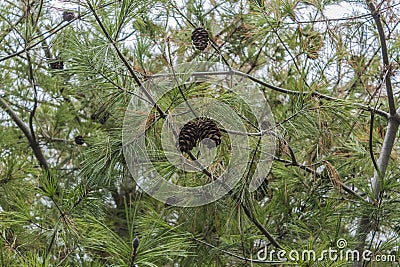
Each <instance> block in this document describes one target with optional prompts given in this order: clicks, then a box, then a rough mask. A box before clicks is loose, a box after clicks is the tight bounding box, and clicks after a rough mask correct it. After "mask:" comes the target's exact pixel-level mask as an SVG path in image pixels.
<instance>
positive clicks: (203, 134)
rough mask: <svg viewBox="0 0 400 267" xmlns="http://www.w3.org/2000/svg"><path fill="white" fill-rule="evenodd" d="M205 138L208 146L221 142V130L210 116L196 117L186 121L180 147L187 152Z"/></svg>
mask: <svg viewBox="0 0 400 267" xmlns="http://www.w3.org/2000/svg"><path fill="white" fill-rule="evenodd" d="M202 140H204V143H205V145H206V146H207V147H208V148H212V147H213V146H214V144H215V146H218V145H219V144H220V143H221V132H220V130H219V128H218V125H217V123H216V122H215V121H213V120H212V119H209V118H196V119H194V120H191V121H189V122H188V123H186V124H185V125H184V126H183V127H182V129H181V131H180V133H179V140H178V142H179V149H180V151H181V152H187V151H190V150H192V149H193V147H195V146H197V143H198V142H201V141H202Z"/></svg>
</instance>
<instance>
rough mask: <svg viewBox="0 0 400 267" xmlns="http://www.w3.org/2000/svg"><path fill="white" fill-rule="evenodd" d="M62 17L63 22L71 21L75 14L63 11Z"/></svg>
mask: <svg viewBox="0 0 400 267" xmlns="http://www.w3.org/2000/svg"><path fill="white" fill-rule="evenodd" d="M62 17H63V20H64V21H71V20H73V19H74V18H75V14H74V12H71V11H64V12H63V14H62Z"/></svg>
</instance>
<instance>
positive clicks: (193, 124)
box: [178, 119, 198, 152]
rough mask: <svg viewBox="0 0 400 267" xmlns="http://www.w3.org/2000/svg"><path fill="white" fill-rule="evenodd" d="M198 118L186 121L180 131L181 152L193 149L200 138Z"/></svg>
mask: <svg viewBox="0 0 400 267" xmlns="http://www.w3.org/2000/svg"><path fill="white" fill-rule="evenodd" d="M197 123H198V122H197V119H196V120H193V121H189V122H188V123H186V124H185V125H184V126H183V127H182V129H181V131H180V132H179V140H178V142H179V149H180V151H181V152H187V151H190V150H192V148H193V147H195V146H196V142H197V139H198V130H197Z"/></svg>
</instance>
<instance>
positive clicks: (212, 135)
mask: <svg viewBox="0 0 400 267" xmlns="http://www.w3.org/2000/svg"><path fill="white" fill-rule="evenodd" d="M198 131H199V142H200V141H202V140H204V139H210V140H212V141H214V142H211V141H209V140H207V141H206V142H205V144H206V145H207V147H208V148H212V147H213V146H218V145H219V144H220V143H221V132H220V130H219V128H218V125H217V123H216V122H215V121H213V120H211V119H209V118H201V119H200V120H199V124H198Z"/></svg>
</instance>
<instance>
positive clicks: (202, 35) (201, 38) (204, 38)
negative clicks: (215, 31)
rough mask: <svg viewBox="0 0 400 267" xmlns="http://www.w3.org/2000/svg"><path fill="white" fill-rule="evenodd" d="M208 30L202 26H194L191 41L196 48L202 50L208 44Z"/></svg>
mask: <svg viewBox="0 0 400 267" xmlns="http://www.w3.org/2000/svg"><path fill="white" fill-rule="evenodd" d="M208 40H209V36H208V32H207V30H206V29H204V28H196V29H194V31H193V32H192V42H193V45H194V47H196V49H199V50H201V51H203V50H204V49H206V48H207V46H208Z"/></svg>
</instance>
